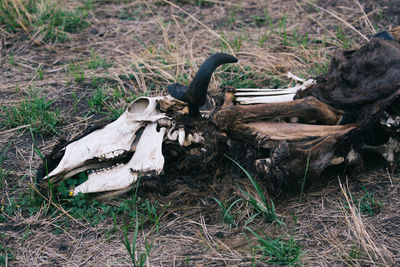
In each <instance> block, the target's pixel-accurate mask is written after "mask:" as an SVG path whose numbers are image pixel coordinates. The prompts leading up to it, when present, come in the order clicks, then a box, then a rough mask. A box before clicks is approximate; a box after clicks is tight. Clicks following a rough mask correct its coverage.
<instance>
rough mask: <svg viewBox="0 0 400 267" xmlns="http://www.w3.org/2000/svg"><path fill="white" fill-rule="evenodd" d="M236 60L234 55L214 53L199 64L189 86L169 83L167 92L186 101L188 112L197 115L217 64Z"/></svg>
mask: <svg viewBox="0 0 400 267" xmlns="http://www.w3.org/2000/svg"><path fill="white" fill-rule="evenodd" d="M237 61H238V60H237V58H235V57H234V56H231V55H228V54H224V53H216V54H214V55H212V56H210V57H209V58H207V59H206V60H205V61H204V62H203V64H201V66H200V68H199V70H198V71H197V73H196V75H195V76H194V78H193V81H192V82H191V83H190V85H189V86H183V85H180V84H171V85H169V86H168V92H169V93H170V94H171V95H172V96H173V97H175V98H177V99H179V100H182V101H184V102H186V103H188V105H189V111H190V114H191V115H193V116H197V115H198V114H199V107H201V106H202V105H204V104H205V102H206V97H207V88H208V84H209V83H210V79H211V75H212V73H213V72H214V70H215V69H216V68H217V67H218V66H219V65H222V64H225V63H236V62H237Z"/></svg>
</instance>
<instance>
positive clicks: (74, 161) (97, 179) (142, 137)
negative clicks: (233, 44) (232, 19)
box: [42, 53, 237, 195]
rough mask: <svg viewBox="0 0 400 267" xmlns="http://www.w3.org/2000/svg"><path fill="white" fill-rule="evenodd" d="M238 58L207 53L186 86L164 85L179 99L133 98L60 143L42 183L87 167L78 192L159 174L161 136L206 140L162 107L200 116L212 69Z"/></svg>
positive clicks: (182, 140)
mask: <svg viewBox="0 0 400 267" xmlns="http://www.w3.org/2000/svg"><path fill="white" fill-rule="evenodd" d="M236 61H237V59H236V58H234V57H232V56H230V55H226V54H222V53H218V54H215V55H213V56H211V57H210V58H208V59H207V60H206V61H205V62H204V63H203V65H202V66H201V67H200V69H199V71H198V73H197V74H196V76H195V77H194V80H193V82H192V83H191V84H190V86H183V85H179V84H174V85H171V86H170V87H169V88H168V89H169V91H170V93H171V94H172V95H173V96H174V97H175V98H177V99H175V98H173V97H171V96H160V97H140V98H138V99H136V100H135V101H134V102H133V103H131V104H130V106H129V107H128V109H127V110H126V111H125V112H124V113H123V114H122V115H121V116H120V117H119V118H118V119H117V120H116V121H114V122H112V123H110V124H108V125H106V126H105V127H103V128H101V129H98V130H95V131H94V132H92V133H90V134H88V135H86V136H84V137H83V138H81V139H79V140H77V141H75V142H72V143H70V144H68V145H67V146H65V147H64V148H62V149H61V150H60V151H59V152H58V153H63V155H62V158H61V160H60V161H59V163H58V165H57V166H56V167H55V169H53V170H51V172H50V173H49V174H47V175H45V177H44V179H43V180H42V184H46V181H53V182H58V181H61V180H64V179H68V178H70V177H72V176H74V175H76V174H78V173H80V172H84V171H87V172H88V180H87V181H85V182H84V183H82V184H80V185H78V186H77V187H75V188H74V190H73V194H74V195H77V194H78V193H96V192H105V191H118V190H122V189H126V188H128V187H129V186H130V185H131V184H132V183H134V182H135V181H136V180H137V179H138V177H139V176H156V175H159V174H160V173H161V172H162V170H163V167H164V156H163V155H162V144H163V142H164V141H165V140H169V141H172V142H177V143H179V145H180V146H182V147H187V146H190V145H191V144H192V143H199V142H202V141H204V139H203V137H202V136H201V135H199V134H198V133H196V132H192V133H188V134H186V133H185V130H184V128H183V127H182V126H180V127H176V123H175V122H174V121H172V119H171V118H168V117H167V116H166V113H165V112H166V111H167V110H169V111H171V110H173V111H174V112H182V110H183V109H185V108H186V110H187V112H190V113H191V114H192V116H198V115H199V114H200V113H199V107H200V106H201V105H203V104H204V102H205V100H206V92H207V87H208V83H209V81H210V78H211V74H212V72H213V71H214V70H215V68H216V67H217V66H219V65H221V64H224V63H228V62H236ZM181 100H182V101H181ZM45 165H46V164H45Z"/></svg>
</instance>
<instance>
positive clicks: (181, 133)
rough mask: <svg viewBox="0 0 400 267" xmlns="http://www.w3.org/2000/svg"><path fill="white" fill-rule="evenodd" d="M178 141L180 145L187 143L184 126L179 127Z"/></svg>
mask: <svg viewBox="0 0 400 267" xmlns="http://www.w3.org/2000/svg"><path fill="white" fill-rule="evenodd" d="M178 142H179V145H180V146H183V144H184V143H185V129H184V128H179V130H178Z"/></svg>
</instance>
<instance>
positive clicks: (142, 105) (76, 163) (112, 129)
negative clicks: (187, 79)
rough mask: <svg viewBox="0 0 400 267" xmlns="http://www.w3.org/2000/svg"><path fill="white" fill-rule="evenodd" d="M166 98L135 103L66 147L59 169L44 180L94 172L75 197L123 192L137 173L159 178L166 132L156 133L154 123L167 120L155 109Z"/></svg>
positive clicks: (143, 99)
mask: <svg viewBox="0 0 400 267" xmlns="http://www.w3.org/2000/svg"><path fill="white" fill-rule="evenodd" d="M167 98H168V97H140V98H138V99H136V100H135V101H134V102H133V103H132V104H131V105H130V106H129V107H128V109H127V110H126V111H125V112H124V113H123V114H122V115H121V116H120V117H119V118H118V119H117V120H115V121H114V122H112V123H110V124H108V125H106V126H105V127H103V128H101V129H98V130H96V131H94V132H92V133H90V134H88V135H86V136H84V137H83V138H81V139H79V140H77V141H75V142H73V143H70V144H69V145H67V146H66V147H65V148H64V149H63V150H64V151H65V152H64V156H63V158H62V159H61V161H60V162H59V164H58V166H57V167H56V168H55V169H54V170H53V171H51V172H50V173H49V174H48V175H47V176H46V177H45V178H46V179H56V180H58V179H67V178H69V177H71V176H73V175H75V174H77V173H79V172H82V171H87V170H96V171H93V172H91V173H89V175H88V176H89V179H88V180H87V181H86V182H84V183H83V184H81V185H80V186H78V187H76V188H75V190H74V194H78V193H79V192H82V193H92V192H101V191H111V190H117V189H122V188H125V187H127V186H129V185H130V184H132V183H133V182H134V181H135V180H136V179H137V177H138V173H142V174H145V173H146V172H150V171H152V172H154V174H159V173H160V172H161V171H162V169H163V164H164V158H163V156H162V153H161V146H162V142H163V138H164V135H165V133H166V132H167V128H166V127H162V128H160V129H159V130H157V126H158V123H157V122H158V121H159V120H161V119H164V120H165V119H167V120H169V119H168V118H167V117H166V115H165V113H163V112H161V111H160V110H159V109H158V108H157V101H162V100H163V99H167ZM164 125H168V123H167V124H165V123H164ZM143 128H144V130H143V131H141V129H143ZM168 130H169V129H168ZM139 134H140V138H139ZM137 137H138V138H137ZM132 152H135V153H134V154H133V157H132V158H131V160H130V161H129V162H128V163H126V164H120V163H118V165H114V164H115V163H116V162H118V159H119V158H122V157H125V156H127V155H128V154H129V153H132ZM99 168H100V169H99Z"/></svg>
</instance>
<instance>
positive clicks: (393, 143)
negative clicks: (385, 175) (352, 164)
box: [362, 137, 400, 166]
mask: <svg viewBox="0 0 400 267" xmlns="http://www.w3.org/2000/svg"><path fill="white" fill-rule="evenodd" d="M362 149H363V150H364V151H373V152H375V153H377V154H379V155H381V156H382V157H383V158H384V159H385V160H386V161H387V162H388V163H389V164H390V165H392V166H393V165H395V164H396V161H397V160H398V159H397V157H396V154H397V153H399V152H400V142H399V141H398V140H396V139H394V138H392V137H390V138H389V141H388V142H386V143H385V144H382V145H378V146H370V145H365V144H364V145H363V146H362Z"/></svg>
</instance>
